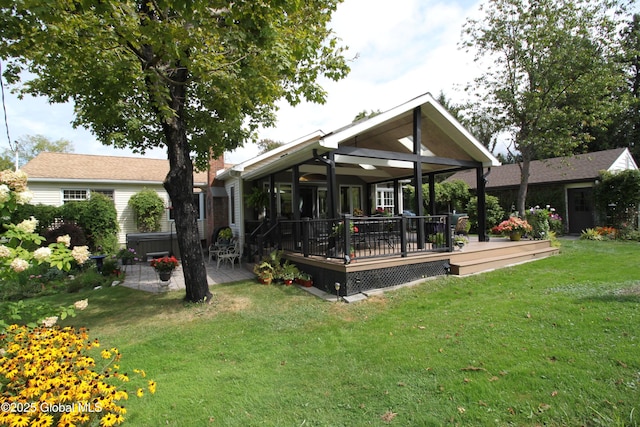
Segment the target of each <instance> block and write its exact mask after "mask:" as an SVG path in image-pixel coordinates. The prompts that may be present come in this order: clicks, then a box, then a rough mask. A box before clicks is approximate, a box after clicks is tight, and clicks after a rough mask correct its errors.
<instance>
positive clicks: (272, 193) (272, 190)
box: [269, 174, 278, 227]
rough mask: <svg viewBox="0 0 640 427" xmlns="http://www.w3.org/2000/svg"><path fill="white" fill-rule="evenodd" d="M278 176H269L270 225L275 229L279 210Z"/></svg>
mask: <svg viewBox="0 0 640 427" xmlns="http://www.w3.org/2000/svg"><path fill="white" fill-rule="evenodd" d="M277 197H278V194H277V193H276V176H275V175H274V174H271V175H269V225H270V226H271V227H273V226H274V225H275V223H276V216H277V213H278V208H277V205H276V202H277V200H276V198H277Z"/></svg>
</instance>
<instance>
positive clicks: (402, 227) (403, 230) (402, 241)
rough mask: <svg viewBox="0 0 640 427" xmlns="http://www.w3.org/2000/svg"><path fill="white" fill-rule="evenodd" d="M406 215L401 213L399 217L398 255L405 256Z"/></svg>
mask: <svg viewBox="0 0 640 427" xmlns="http://www.w3.org/2000/svg"><path fill="white" fill-rule="evenodd" d="M407 230H408V228H407V217H406V216H404V215H402V216H401V217H400V256H401V257H403V258H405V257H406V256H407Z"/></svg>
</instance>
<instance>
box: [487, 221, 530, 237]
mask: <svg viewBox="0 0 640 427" xmlns="http://www.w3.org/2000/svg"><path fill="white" fill-rule="evenodd" d="M495 229H496V231H497V232H498V233H500V234H503V235H505V236H509V239H511V240H513V241H518V240H520V238H521V237H522V235H523V234H526V233H530V232H531V231H532V230H533V227H531V225H530V224H529V223H528V222H527V220H525V219H522V218H518V217H517V216H512V217H509V219H508V220H506V221H502V222H501V223H500V224H498V225H497V226H496V227H495Z"/></svg>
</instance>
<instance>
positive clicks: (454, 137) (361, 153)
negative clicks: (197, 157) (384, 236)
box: [218, 93, 500, 183]
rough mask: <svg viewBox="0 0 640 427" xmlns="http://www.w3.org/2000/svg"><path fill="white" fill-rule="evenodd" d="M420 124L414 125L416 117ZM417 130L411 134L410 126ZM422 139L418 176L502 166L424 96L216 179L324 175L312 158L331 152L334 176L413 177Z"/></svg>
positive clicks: (306, 139) (378, 179)
mask: <svg viewBox="0 0 640 427" xmlns="http://www.w3.org/2000/svg"><path fill="white" fill-rule="evenodd" d="M418 108H419V112H420V120H418V121H416V120H415V117H414V115H415V112H416V111H418V110H417V109H418ZM416 122H417V123H419V126H420V128H419V129H415V128H414V124H415V123H416ZM416 131H419V132H420V133H421V146H420V150H419V151H420V152H419V153H418V154H419V155H420V162H421V164H422V173H423V174H430V173H440V172H446V171H449V170H451V171H453V170H458V169H464V168H474V167H491V166H499V165H500V162H499V161H498V160H497V159H496V158H495V157H494V156H493V155H492V154H491V153H490V152H489V151H488V150H487V149H486V148H485V147H484V146H483V145H482V144H481V143H480V142H478V141H477V140H476V139H475V138H474V137H473V135H471V134H470V133H469V132H468V131H467V130H466V129H465V128H464V127H462V125H461V124H460V123H459V122H458V121H457V120H456V119H455V118H454V117H453V116H452V115H451V114H450V113H449V112H448V111H446V110H445V109H444V107H442V106H441V105H440V104H438V102H436V100H435V99H434V98H433V97H432V96H431V95H430V94H428V93H427V94H424V95H421V96H419V97H417V98H414V99H412V100H410V101H408V102H406V103H404V104H402V105H399V106H397V107H395V108H392V109H391V110H388V111H386V112H384V113H382V114H379V115H377V116H374V117H372V118H369V119H363V120H360V121H358V122H355V123H352V124H350V125H348V126H345V127H344V128H341V129H338V130H336V131H334V132H331V133H328V134H325V133H323V132H322V131H317V132H315V133H313V134H310V135H307V136H305V137H303V138H300V139H298V140H296V141H293V142H290V143H289V144H286V145H284V146H282V147H279V148H277V149H275V150H272V151H269V152H267V153H264V154H262V155H260V156H258V157H256V158H253V159H251V160H248V161H246V162H243V163H240V164H238V165H235V166H233V167H232V168H231V169H226V170H224V171H221V172H219V173H218V179H222V180H224V179H225V178H228V177H230V176H240V177H241V178H243V179H245V180H255V179H259V178H263V177H266V176H268V175H270V174H273V173H276V172H279V171H283V170H287V169H289V168H291V167H293V166H296V165H299V167H300V175H301V176H302V177H304V175H307V174H323V173H326V167H325V166H324V165H323V164H322V163H320V162H318V161H315V160H314V154H315V155H321V154H324V153H327V152H333V153H334V155H335V165H336V174H337V175H353V176H358V177H360V178H361V179H362V180H364V181H366V182H369V183H374V182H383V181H390V180H394V179H404V178H411V177H413V173H414V163H413V161H414V160H415V159H416V154H415V153H414V147H413V135H415V134H416Z"/></svg>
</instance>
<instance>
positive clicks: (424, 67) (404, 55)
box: [1, 0, 479, 163]
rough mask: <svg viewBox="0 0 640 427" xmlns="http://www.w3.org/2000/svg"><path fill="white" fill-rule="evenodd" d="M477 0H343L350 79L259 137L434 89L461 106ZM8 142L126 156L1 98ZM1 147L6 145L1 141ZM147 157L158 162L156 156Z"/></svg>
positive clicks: (62, 119) (318, 125)
mask: <svg viewBox="0 0 640 427" xmlns="http://www.w3.org/2000/svg"><path fill="white" fill-rule="evenodd" d="M478 6H479V0H451V1H441V0H428V1H425V0H400V1H395V2H391V1H389V0H345V1H344V2H343V3H341V4H340V5H339V6H338V10H337V11H336V13H335V14H334V16H333V19H332V28H333V29H334V31H335V33H336V34H337V35H338V36H339V37H340V38H341V39H342V40H343V44H344V45H346V46H349V53H348V56H356V54H357V59H356V60H354V61H353V62H352V63H351V69H352V71H351V73H350V74H349V76H348V77H347V78H346V79H344V80H342V81H339V82H333V81H325V82H323V87H324V88H325V90H326V91H327V93H328V96H327V102H326V103H325V104H324V105H316V104H311V103H302V104H300V105H298V106H296V107H291V106H289V105H288V104H286V103H285V102H281V103H279V106H280V110H279V113H278V122H277V124H276V127H275V128H270V129H263V130H261V131H260V133H259V138H260V139H262V138H270V139H273V140H277V141H283V142H289V141H292V140H294V139H297V138H300V137H301V136H304V135H307V134H309V133H311V132H314V131H315V130H318V129H321V130H323V131H325V132H330V131H332V130H335V129H337V128H340V127H342V126H344V125H346V124H348V123H350V122H351V120H352V119H353V118H354V117H355V116H356V114H358V113H359V112H360V111H362V110H382V111H385V110H388V109H389V108H392V107H394V106H396V105H399V104H401V103H403V102H406V101H408V100H410V99H412V98H414V97H416V96H418V95H420V94H423V93H425V92H430V93H431V94H433V95H434V96H437V95H438V94H439V93H440V92H441V91H442V92H444V93H445V95H446V96H447V97H448V98H450V99H452V100H454V101H455V102H461V101H462V100H463V96H464V95H463V94H462V92H461V91H460V90H457V89H459V88H461V87H463V86H464V85H465V84H467V83H468V82H470V81H472V79H473V77H474V76H476V75H477V74H478V70H477V68H476V66H475V65H474V63H473V60H472V58H471V57H470V56H469V55H467V54H466V53H464V52H463V51H461V50H459V49H458V46H457V45H458V42H459V41H460V37H461V31H462V25H463V24H464V22H465V21H466V19H467V17H469V16H471V15H472V14H475V13H476V12H477V10H478ZM7 105H8V107H7V108H8V114H9V125H10V126H11V134H12V135H11V136H12V139H16V138H17V137H20V136H24V135H32V134H43V135H45V136H47V137H49V138H51V139H58V138H66V139H70V140H71V141H73V142H74V145H75V150H76V152H78V153H89V154H112V155H132V153H131V151H129V150H115V149H113V148H110V147H105V146H103V145H101V144H100V143H99V142H97V141H96V140H95V138H94V137H93V136H92V135H91V133H90V132H88V131H87V130H83V129H77V130H73V129H72V128H71V125H70V124H69V123H70V121H71V120H72V114H73V108H72V107H71V106H70V105H50V104H48V103H47V102H46V101H45V100H42V99H38V100H23V101H17V100H16V99H15V97H11V96H8V97H7ZM1 145H2V146H6V139H3V143H2V144H1ZM255 153H256V148H255V145H253V144H249V145H247V146H246V147H242V148H239V149H238V150H235V151H234V152H233V153H228V154H227V155H226V160H227V161H230V162H234V163H237V162H240V161H243V160H246V159H248V158H251V157H254V156H255ZM147 155H148V156H150V157H157V158H165V157H166V155H165V154H164V150H160V149H158V150H154V151H153V152H150V153H148V154H147Z"/></svg>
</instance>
